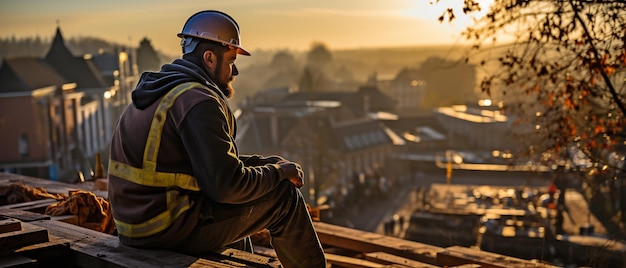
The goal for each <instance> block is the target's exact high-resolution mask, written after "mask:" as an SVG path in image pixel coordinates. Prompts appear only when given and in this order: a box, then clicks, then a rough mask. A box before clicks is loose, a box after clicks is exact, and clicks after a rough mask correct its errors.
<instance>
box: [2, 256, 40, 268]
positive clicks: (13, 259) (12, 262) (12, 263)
mask: <svg viewBox="0 0 626 268" xmlns="http://www.w3.org/2000/svg"><path fill="white" fill-rule="evenodd" d="M0 267H20V268H22V267H33V268H34V267H39V265H38V264H37V260H33V259H31V258H27V257H23V256H20V255H17V254H11V255H8V256H2V258H0Z"/></svg>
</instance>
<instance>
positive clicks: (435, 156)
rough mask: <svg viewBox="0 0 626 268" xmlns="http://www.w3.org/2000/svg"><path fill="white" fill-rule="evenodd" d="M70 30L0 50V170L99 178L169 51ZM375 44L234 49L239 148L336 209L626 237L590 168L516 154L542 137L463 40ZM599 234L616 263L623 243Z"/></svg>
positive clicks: (548, 243)
mask: <svg viewBox="0 0 626 268" xmlns="http://www.w3.org/2000/svg"><path fill="white" fill-rule="evenodd" d="M61 30H62V29H61V28H57V31H56V33H55V34H54V38H53V39H52V41H51V42H50V43H49V47H47V48H45V52H44V53H43V54H41V55H39V54H38V53H34V54H30V55H24V54H23V53H22V54H20V55H18V56H12V55H8V54H7V53H6V52H4V54H3V55H2V57H3V58H2V63H1V65H0V147H2V148H3V150H2V151H0V172H6V173H14V174H21V175H26V176H32V177H37V178H45V179H49V180H54V181H60V182H66V183H80V182H84V181H88V180H92V179H93V178H94V177H95V176H96V174H95V169H96V168H95V167H96V166H97V165H98V164H103V165H105V166H106V165H107V162H106V161H107V159H108V158H107V152H108V146H109V140H110V138H111V131H112V129H113V127H114V126H115V123H116V120H117V118H118V117H119V115H120V114H121V112H122V111H123V109H124V108H125V107H126V106H128V105H129V104H130V103H131V97H130V96H131V95H130V94H131V92H132V90H133V88H134V86H135V83H136V82H137V81H138V77H139V75H140V74H141V73H142V72H143V71H148V70H155V69H158V68H159V66H160V64H162V63H164V62H168V61H169V60H170V59H168V58H166V56H164V55H160V54H159V53H157V52H156V51H155V50H154V49H153V48H152V44H150V41H149V40H148V39H144V40H142V41H141V43H140V45H139V47H138V48H131V47H124V46H119V47H115V48H114V49H106V50H100V51H99V52H95V53H75V52H74V51H73V50H72V49H71V48H70V46H69V44H68V42H67V40H66V39H65V38H64V36H63V34H62V31H61ZM73 45H76V44H73ZM39 49H41V48H39ZM460 49H461V48H459V50H460ZM381 50H384V49H381ZM372 51H374V50H360V51H357V50H354V51H333V50H331V49H329V48H328V47H326V46H325V45H324V44H321V43H320V44H313V45H312V47H311V50H310V51H307V52H290V51H275V52H271V53H270V52H263V51H261V52H259V53H258V54H259V55H258V56H259V58H258V59H259V61H258V62H257V61H253V60H251V59H240V60H241V61H242V66H241V67H240V75H239V77H237V78H236V81H235V84H234V86H235V88H236V90H237V93H236V97H235V98H234V99H232V100H231V101H232V102H233V106H234V107H236V109H237V110H236V111H234V112H235V114H236V116H237V120H238V130H237V131H238V133H237V146H238V149H239V151H240V153H242V154H263V155H272V154H276V155H283V156H285V157H286V158H288V159H290V160H293V161H296V162H299V163H301V164H302V166H303V168H304V169H305V179H306V184H305V186H304V187H303V188H302V192H303V193H304V195H305V198H306V199H307V201H308V203H309V204H311V205H312V206H314V207H315V208H318V209H319V210H320V217H321V219H322V221H325V222H329V223H333V224H338V225H342V226H347V227H350V228H357V229H363V230H366V231H374V232H381V233H384V234H387V235H392V236H398V237H401V238H405V239H409V240H413V241H418V242H424V243H429V244H433V245H437V246H451V245H462V246H468V247H469V246H478V247H481V248H483V249H484V250H487V251H493V252H497V253H500V254H505V255H511V256H516V257H520V258H525V259H539V260H541V261H544V262H552V263H555V264H557V265H578V266H585V265H588V264H589V263H590V262H591V260H596V261H597V258H598V257H597V255H596V256H588V255H586V254H587V253H585V254H576V252H578V250H581V252H587V251H585V250H587V249H589V247H595V246H592V245H591V244H586V242H584V241H583V242H573V241H574V240H572V239H569V240H568V239H566V238H565V237H566V236H568V237H580V236H586V237H592V236H593V237H600V238H602V239H606V240H603V241H605V242H606V241H612V243H616V244H619V243H622V242H621V241H616V240H613V238H614V237H613V235H614V230H615V228H614V227H612V226H611V225H610V223H609V224H607V222H608V220H607V218H608V217H601V216H597V217H596V216H593V217H591V216H590V215H592V214H593V211H592V208H591V207H587V205H586V204H587V203H586V201H585V200H587V198H588V197H589V196H587V195H585V192H584V191H583V187H582V180H581V179H580V177H581V176H584V174H581V173H574V172H568V170H569V169H568V168H569V167H570V166H569V164H567V165H565V164H564V165H563V166H546V165H544V164H542V163H541V162H539V161H534V160H533V158H528V157H522V154H523V152H525V151H526V150H527V148H526V147H527V144H528V143H532V142H534V141H535V140H536V139H539V138H538V137H535V135H533V128H532V126H527V125H523V124H522V125H520V124H518V120H517V119H518V118H517V117H516V115H514V114H507V113H505V112H504V111H503V110H502V109H501V106H502V103H501V101H502V100H497V99H491V98H489V96H487V95H484V94H482V93H480V92H479V91H478V90H477V84H478V82H477V81H478V77H479V76H480V72H482V71H483V70H481V71H479V70H478V67H477V65H476V64H474V63H472V62H465V61H463V60H460V57H458V56H459V55H461V54H462V52H461V51H452V52H451V51H450V50H449V48H439V49H434V48H423V50H420V49H418V48H397V49H395V50H393V52H391V51H392V50H388V51H387V52H388V53H387V54H386V55H388V58H385V57H384V56H380V55H385V53H380V51H379V52H378V53H376V55H378V56H376V57H377V58H376V59H375V60H373V61H372V60H368V61H365V60H364V61H359V59H361V58H366V57H368V52H372ZM253 57H254V56H253ZM581 161H584V159H583V160H581ZM555 178H559V179H555ZM555 182H557V184H558V182H561V183H560V184H558V185H553V184H554V183H555ZM551 186H553V187H556V188H550V187H551ZM566 193H567V195H566ZM559 197H560V198H562V200H561V201H560V202H557V200H559V199H558V198H559ZM571 200H574V201H571ZM570 201H571V202H570ZM559 204H561V205H562V206H561V207H558V205H559ZM565 204H568V205H569V206H574V205H575V206H582V207H583V208H582V209H577V210H574V209H570V210H567V209H568V207H566V206H565ZM574 211H575V212H580V213H578V214H576V213H574ZM603 216H606V215H603ZM592 218H593V220H592ZM429 230H432V231H429ZM442 233H443V234H444V235H441V234H442ZM511 234H513V235H511ZM512 237H516V238H517V240H515V241H511V239H512ZM606 243H608V242H606ZM501 244H507V245H509V247H508V248H507V247H502V246H499V245H501ZM518 244H519V245H522V244H523V245H525V247H527V249H528V250H519V248H518V249H517V250H516V249H515V248H512V247H510V245H518ZM620 245H621V244H620ZM598 248H600V249H602V250H605V251H606V252H608V253H607V254H606V255H603V256H608V257H606V259H603V261H605V263H608V264H616V263H619V264H620V265H621V261H622V260H621V259H620V258H621V256H622V254H623V249H613V248H612V249H607V248H606V247H596V248H595V249H596V250H598ZM564 249H568V250H564ZM583 249H584V250H583ZM594 258H595V259H594Z"/></svg>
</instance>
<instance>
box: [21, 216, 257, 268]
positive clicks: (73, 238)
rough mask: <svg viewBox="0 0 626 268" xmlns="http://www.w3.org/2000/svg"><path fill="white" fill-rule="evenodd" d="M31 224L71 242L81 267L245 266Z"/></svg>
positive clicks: (63, 226)
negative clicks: (135, 246)
mask: <svg viewBox="0 0 626 268" xmlns="http://www.w3.org/2000/svg"><path fill="white" fill-rule="evenodd" d="M31 224H33V225H36V226H39V227H41V228H44V229H46V230H48V231H49V233H50V236H54V237H55V238H56V239H66V240H69V241H70V248H71V250H72V251H73V252H74V254H73V256H72V257H73V264H75V265H77V266H80V267H117V266H120V267H229V268H232V267H242V265H233V264H226V263H220V262H216V261H210V260H206V259H201V258H196V257H192V256H188V255H184V254H179V253H175V252H172V251H167V250H147V249H139V248H133V247H129V246H125V245H122V244H120V242H119V239H118V238H117V236H112V235H109V234H105V233H101V232H97V231H94V230H91V229H87V228H83V227H80V226H75V225H72V224H68V223H65V222H60V221H51V220H42V221H34V222H31ZM244 266H245V265H244Z"/></svg>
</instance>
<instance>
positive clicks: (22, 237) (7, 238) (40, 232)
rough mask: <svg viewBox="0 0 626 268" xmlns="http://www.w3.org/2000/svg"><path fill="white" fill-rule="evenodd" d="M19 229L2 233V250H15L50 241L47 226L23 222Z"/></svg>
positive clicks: (0, 239)
mask: <svg viewBox="0 0 626 268" xmlns="http://www.w3.org/2000/svg"><path fill="white" fill-rule="evenodd" d="M21 225H22V228H21V229H20V230H19V231H13V232H6V233H2V234H0V250H3V251H7V250H14V249H17V248H21V247H24V246H28V245H33V244H38V243H44V242H48V241H49V239H48V231H47V230H46V229H45V228H42V227H39V226H36V225H31V224H28V223H24V222H23V223H22V224H21Z"/></svg>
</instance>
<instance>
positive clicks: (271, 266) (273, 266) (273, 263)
mask: <svg viewBox="0 0 626 268" xmlns="http://www.w3.org/2000/svg"><path fill="white" fill-rule="evenodd" d="M205 258H206V259H209V260H215V261H220V260H229V261H233V262H236V263H242V264H246V265H250V266H252V267H267V268H279V267H282V266H281V264H280V262H279V261H278V258H276V257H273V256H263V255H258V254H252V253H250V252H246V251H241V250H237V249H232V248H227V249H225V250H223V251H222V252H216V253H215V254H211V255H209V256H205Z"/></svg>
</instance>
